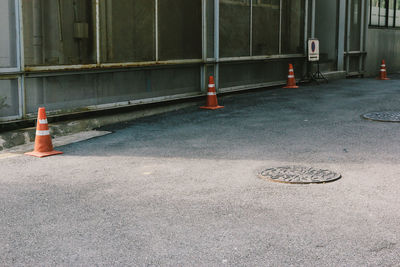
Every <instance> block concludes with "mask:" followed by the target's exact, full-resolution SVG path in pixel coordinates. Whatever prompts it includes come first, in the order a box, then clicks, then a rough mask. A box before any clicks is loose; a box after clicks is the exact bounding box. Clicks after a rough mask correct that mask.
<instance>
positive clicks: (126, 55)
mask: <svg viewBox="0 0 400 267" xmlns="http://www.w3.org/2000/svg"><path fill="white" fill-rule="evenodd" d="M100 3H101V9H100V14H101V16H100V18H101V19H100V20H101V27H100V29H101V42H100V44H101V57H102V62H106V63H119V62H135V61H153V60H155V51H156V49H155V36H154V31H155V18H154V17H155V12H154V10H155V2H154V1H149V0H118V1H113V0H107V1H102V2H100Z"/></svg>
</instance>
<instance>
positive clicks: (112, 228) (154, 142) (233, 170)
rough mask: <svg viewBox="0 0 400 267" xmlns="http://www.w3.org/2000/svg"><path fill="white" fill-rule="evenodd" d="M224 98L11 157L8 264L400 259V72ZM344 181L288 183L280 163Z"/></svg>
mask: <svg viewBox="0 0 400 267" xmlns="http://www.w3.org/2000/svg"><path fill="white" fill-rule="evenodd" d="M392 78H393V79H392V80H390V81H377V80H375V79H349V80H341V81H335V82H331V83H329V84H324V85H319V86H316V85H315V86H302V87H301V88H299V89H272V90H266V91H258V92H251V93H246V94H236V95H231V96H227V97H224V98H222V99H220V102H221V103H222V104H224V105H225V108H224V109H221V110H217V111H205V110H199V109H197V108H195V107H193V108H187V109H184V110H180V111H177V112H172V113H167V114H163V115H157V116H153V117H148V118H143V119H139V120H136V121H133V122H130V123H124V124H119V125H114V126H112V127H111V126H110V127H107V128H105V129H103V130H108V131H110V130H111V131H114V133H113V134H109V135H106V136H103V137H98V138H95V139H91V140H88V141H83V142H79V143H76V144H72V145H67V146H63V147H59V148H58V149H60V150H62V151H64V153H65V154H64V155H62V156H54V157H50V158H44V159H36V158H31V157H27V156H17V157H9V158H7V157H5V158H1V159H0V249H1V252H0V265H1V266H55V265H57V266H400V212H399V210H400V183H399V182H400V165H399V164H398V162H399V160H398V158H399V157H400V149H399V148H400V145H399V141H400V124H398V123H382V122H373V121H368V120H364V119H362V118H361V117H360V115H362V114H363V113H366V112H370V111H384V110H395V111H400V97H399V95H400V76H392ZM285 165H304V166H310V167H316V168H326V169H330V170H332V171H335V172H339V173H341V174H342V176H343V178H342V179H340V180H338V181H336V182H333V183H328V184H319V185H288V184H279V183H273V182H269V181H266V180H262V179H259V178H257V174H258V173H259V172H260V171H261V170H263V169H265V168H270V167H278V166H285Z"/></svg>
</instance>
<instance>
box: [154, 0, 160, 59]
mask: <svg viewBox="0 0 400 267" xmlns="http://www.w3.org/2000/svg"><path fill="white" fill-rule="evenodd" d="M154 1H155V2H154V8H155V10H154V13H155V14H154V19H155V25H154V28H155V43H156V61H159V60H160V59H159V54H158V53H159V52H158V47H159V45H158V0H154Z"/></svg>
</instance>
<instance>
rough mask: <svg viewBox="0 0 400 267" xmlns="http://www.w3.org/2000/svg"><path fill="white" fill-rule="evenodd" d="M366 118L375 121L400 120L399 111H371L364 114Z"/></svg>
mask: <svg viewBox="0 0 400 267" xmlns="http://www.w3.org/2000/svg"><path fill="white" fill-rule="evenodd" d="M363 118H364V119H368V120H373V121H386V122H400V112H399V111H381V112H370V113H367V114H364V115H363Z"/></svg>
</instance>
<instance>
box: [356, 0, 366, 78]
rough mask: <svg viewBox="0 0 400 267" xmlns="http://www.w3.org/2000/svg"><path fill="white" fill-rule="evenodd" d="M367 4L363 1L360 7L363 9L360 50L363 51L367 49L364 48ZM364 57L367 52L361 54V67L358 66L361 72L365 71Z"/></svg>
mask: <svg viewBox="0 0 400 267" xmlns="http://www.w3.org/2000/svg"><path fill="white" fill-rule="evenodd" d="M365 6H366V4H365V1H361V7H360V10H361V14H360V16H361V18H360V51H361V52H364V50H365V48H364V40H365V39H364V34H365V30H364V27H365V23H364V22H365V13H366V8H365ZM364 57H365V54H360V57H359V67H358V69H359V72H360V73H363V72H364V68H363V65H364V64H363V62H364Z"/></svg>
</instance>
